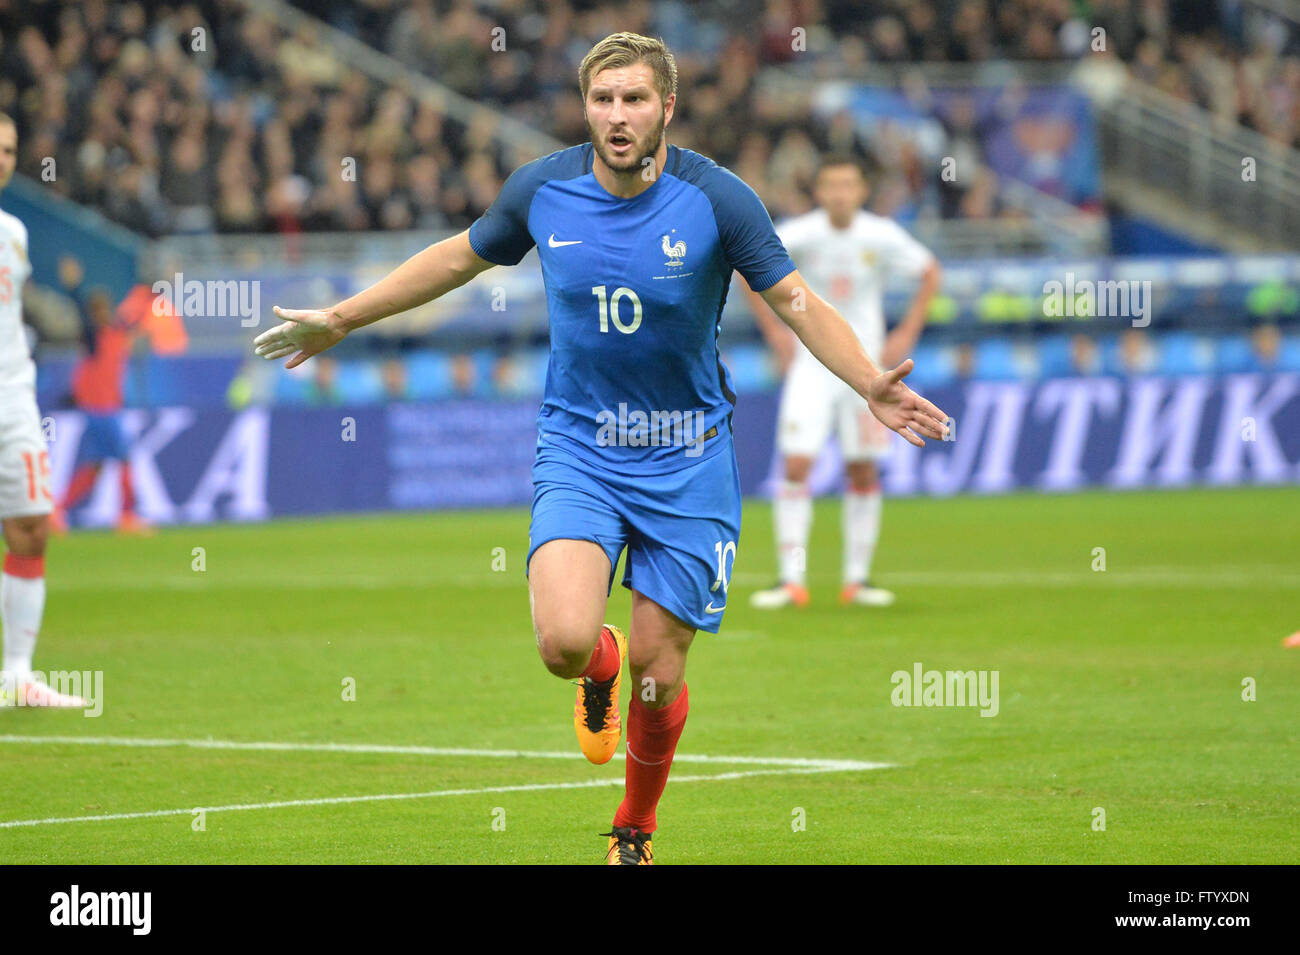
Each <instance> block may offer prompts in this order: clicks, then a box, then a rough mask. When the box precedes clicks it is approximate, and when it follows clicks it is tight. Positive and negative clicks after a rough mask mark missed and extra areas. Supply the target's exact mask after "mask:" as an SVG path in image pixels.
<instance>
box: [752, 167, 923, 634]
mask: <svg viewBox="0 0 1300 955" xmlns="http://www.w3.org/2000/svg"><path fill="white" fill-rule="evenodd" d="M868 191H869V187H868V184H867V179H866V176H865V175H864V174H863V172H862V168H861V167H860V166H859V165H858V163H857V162H856V161H855V160H853V159H852V158H850V157H847V156H828V157H826V158H825V159H824V160H823V161H822V163H821V166H820V168H819V169H818V172H817V178H816V181H815V187H814V198H815V199H816V202H817V206H818V208H816V209H814V210H813V211H812V212H809V213H807V214H806V215H802V216H798V217H796V218H794V219H789V220H787V221H785V222H783V223H781V224H779V225H778V226H777V227H776V232H777V235H778V236H780V238H781V241H782V242H783V243H784V244H785V247H786V249H787V250H788V251H789V252H790V255H791V257H792V258H793V259H794V261H795V264H796V265H798V266H799V270H800V272H801V273H803V274H804V275H806V276H807V277H808V284H809V285H811V286H812V287H813V288H815V289H817V291H818V292H820V293H821V294H822V295H825V296H826V299H827V301H829V302H830V303H831V304H832V305H833V306H835V308H836V309H837V310H838V311H839V312H840V313H841V314H843V315H844V316H845V317H846V318H847V319H848V321H849V324H850V325H852V326H853V330H854V332H856V333H857V336H858V340H859V341H860V342H861V343H862V347H863V349H864V350H865V351H866V353H867V355H868V356H869V357H870V358H871V360H872V361H873V362H880V363H881V365H882V366H883V367H885V368H888V367H890V366H891V365H892V364H894V363H895V362H897V361H902V360H903V359H904V358H906V357H907V356H908V353H909V352H911V350H912V349H913V348H914V347H915V345H916V341H917V338H918V337H919V336H920V334H921V330H922V329H923V328H924V327H925V317H926V312H927V310H928V308H929V305H930V300H931V299H932V298H933V297H934V294H935V292H936V291H937V290H938V288H939V281H940V276H941V270H940V268H939V263H938V261H937V260H936V259H935V257H934V256H933V255H931V254H930V252H929V251H928V250H927V249H926V248H925V247H924V246H923V245H921V244H920V243H919V242H917V241H916V240H915V239H913V238H912V237H911V236H910V235H908V233H907V232H906V230H904V229H903V227H902V226H900V225H899V224H898V223H896V222H893V221H892V220H890V219H885V218H882V217H880V216H876V215H872V214H871V213H869V212H867V211H865V210H864V209H863V208H862V204H863V203H864V202H866V200H867V195H868ZM891 275H899V276H903V277H905V278H909V279H919V286H918V288H917V291H916V294H915V295H914V297H913V298H912V301H911V304H910V305H909V306H908V309H907V312H906V313H905V314H904V316H903V319H902V321H900V322H899V324H898V326H897V327H896V328H895V329H894V331H893V332H891V333H890V335H889V337H888V338H886V337H885V315H884V308H883V305H882V299H883V297H884V286H885V282H886V280H887V279H888V277H889V276H891ZM749 297H750V304H751V306H752V308H753V310H754V315H755V316H756V318H757V319H758V322H759V328H760V329H761V330H762V331H763V334H764V337H765V338H767V340H768V342H769V344H771V346H772V348H773V350H774V352H775V353H776V355H777V359H778V361H779V362H780V363H781V365H782V368H783V370H787V369H788V370H787V373H786V380H785V387H784V389H783V390H782V393H781V408H780V411H779V413H778V418H777V449H778V451H779V452H780V454H781V456H782V466H783V468H784V478H785V480H784V481H783V482H782V484H781V485H780V487H779V488H778V490H777V495H776V507H775V511H776V513H775V521H774V524H775V527H776V545H777V561H778V564H779V567H780V574H781V579H780V582H779V583H778V584H777V585H776V586H775V587H772V588H771V589H768V590H760V591H758V592H757V593H755V594H751V595H750V603H751V604H752V605H753V606H755V607H760V608H766V609H770V608H775V607H785V606H789V605H796V606H803V605H806V604H807V603H808V600H809V596H808V588H807V585H806V580H807V577H806V571H807V567H806V555H807V549H808V536H809V534H810V532H811V530H812V497H811V495H810V494H809V490H808V476H809V474H810V473H811V471H812V467H813V463H814V461H815V460H816V459H817V456H818V455H819V454H820V453H821V451H822V448H823V447H824V446H825V445H826V441H827V438H829V437H830V435H831V432H832V431H833V432H834V433H835V435H836V437H837V439H838V440H839V445H840V452H841V455H842V457H843V459H844V471H845V475H844V477H845V491H844V509H843V521H842V526H843V533H844V587H843V589H842V590H841V591H840V600H841V601H842V602H843V603H846V604H862V605H866V606H871V607H887V606H889V605H890V604H892V603H893V602H894V595H893V594H892V593H891V592H890V591H888V590H885V589H884V588H881V587H876V586H873V585H872V583H871V560H872V557H873V556H874V554H875V551H876V541H877V540H878V539H879V536H880V510H881V507H880V505H881V495H880V475H879V472H878V470H877V464H876V462H877V461H879V460H880V459H881V458H883V457H884V456H885V455H886V454H887V453H888V451H889V442H890V433H889V430H888V429H887V428H886V427H885V426H884V425H883V424H881V422H880V420H879V419H878V418H877V416H876V415H874V414H872V409H871V407H870V406H869V405H868V403H867V401H866V400H864V399H863V397H862V396H861V395H860V394H859V393H858V392H857V391H855V390H854V389H853V388H852V387H851V386H850V385H849V384H847V383H846V382H844V381H842V380H840V379H839V378H837V377H836V376H835V375H834V374H832V373H831V372H830V371H829V370H827V368H826V367H825V366H824V365H823V364H822V363H821V362H820V361H818V360H817V358H816V357H815V356H814V355H813V353H812V352H810V351H809V350H808V349H807V348H805V347H804V346H803V345H802V344H800V343H799V342H798V341H797V340H796V339H795V336H793V335H792V334H791V333H790V330H789V329H788V328H786V327H785V326H783V325H782V324H781V323H780V322H778V321H776V319H775V318H774V317H773V315H772V310H771V309H770V308H769V307H768V303H767V301H766V300H765V297H764V296H761V295H758V294H757V293H755V292H752V291H751V292H750V296H749Z"/></svg>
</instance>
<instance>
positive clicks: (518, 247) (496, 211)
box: [469, 160, 543, 265]
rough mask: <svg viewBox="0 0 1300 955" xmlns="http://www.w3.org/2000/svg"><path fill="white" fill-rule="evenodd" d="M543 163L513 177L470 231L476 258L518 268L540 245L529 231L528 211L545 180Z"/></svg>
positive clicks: (527, 167)
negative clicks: (539, 166) (537, 245)
mask: <svg viewBox="0 0 1300 955" xmlns="http://www.w3.org/2000/svg"><path fill="white" fill-rule="evenodd" d="M539 162H540V160H534V161H533V162H530V163H526V164H525V165H523V166H520V167H519V168H518V169H516V170H515V171H514V172H512V173H511V174H510V178H509V179H507V180H506V182H505V185H504V186H502V187H501V192H500V193H499V194H498V195H497V197H496V201H494V202H493V203H492V205H491V206H489V207H488V210H487V211H486V212H484V213H483V214H482V215H481V216H479V217H478V219H476V220H475V221H474V224H473V225H471V226H470V227H469V244H470V248H472V249H473V250H474V252H475V254H476V255H478V256H479V257H480V258H483V259H486V260H487V261H489V262H492V263H494V264H496V265H517V264H518V263H519V260H520V259H522V258H523V257H524V256H525V255H527V254H528V250H529V249H531V248H532V247H533V246H534V245H536V244H537V243H536V242H534V241H533V236H532V233H530V232H529V231H528V210H529V207H530V206H532V204H533V196H534V195H536V194H537V190H538V189H539V188H541V185H542V182H543V179H542V176H541V175H540V173H539V170H538V163H539Z"/></svg>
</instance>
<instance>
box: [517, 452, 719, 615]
mask: <svg viewBox="0 0 1300 955" xmlns="http://www.w3.org/2000/svg"><path fill="white" fill-rule="evenodd" d="M718 440H725V441H726V442H727V447H725V448H723V449H722V450H720V451H718V452H717V453H715V454H711V455H709V456H708V457H707V458H704V459H702V460H701V461H699V462H697V463H694V464H689V465H687V466H686V467H684V468H681V469H680V470H677V471H671V472H669V473H667V474H650V475H627V474H617V473H614V472H612V471H610V470H608V469H607V468H604V467H601V466H599V465H596V464H593V463H591V462H589V461H586V460H584V459H582V458H579V457H578V456H576V455H575V454H573V453H571V452H569V451H566V450H564V449H562V448H559V447H556V446H554V445H543V446H541V447H539V448H538V450H537V459H536V461H535V462H534V464H533V519H532V524H531V526H530V527H529V529H528V560H529V561H531V560H532V559H533V552H534V551H535V550H537V548H538V547H540V546H542V545H543V544H545V543H546V542H547V541H552V540H557V539H567V540H589V541H594V542H595V543H597V544H599V545H600V546H601V547H602V548H603V549H604V551H605V555H606V556H607V557H608V558H609V586H608V587H607V589H606V593H608V592H609V589H610V588H612V587H613V585H614V568H615V567H617V566H618V558H619V555H620V554H621V553H622V552H623V548H624V547H626V548H627V566H626V567H625V568H624V570H623V586H624V587H627V588H628V589H629V590H635V591H636V592H637V593H640V594H643V595H644V596H646V597H649V598H650V599H651V600H653V601H654V602H655V603H657V604H659V606H661V607H663V608H664V609H665V610H667V611H669V612H670V613H672V614H673V615H674V616H676V617H677V618H678V619H680V620H682V621H683V622H684V623H686V624H688V625H689V626H692V627H695V628H696V629H698V630H707V631H708V632H710V633H717V632H718V627H719V626H720V625H721V624H722V612H723V611H724V610H725V609H726V606H727V585H728V584H729V583H730V581H731V569H732V566H733V565H734V564H735V561H736V543H737V541H739V539H740V472H739V471H738V469H737V467H736V451H735V448H734V447H732V446H731V434H730V432H729V431H727V432H724V433H723V434H721V435H719V437H718Z"/></svg>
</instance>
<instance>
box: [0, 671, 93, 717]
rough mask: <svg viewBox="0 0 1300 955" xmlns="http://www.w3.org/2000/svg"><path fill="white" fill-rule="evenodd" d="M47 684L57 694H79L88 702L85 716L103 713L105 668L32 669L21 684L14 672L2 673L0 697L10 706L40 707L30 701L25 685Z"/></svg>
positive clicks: (0, 677)
mask: <svg viewBox="0 0 1300 955" xmlns="http://www.w3.org/2000/svg"><path fill="white" fill-rule="evenodd" d="M28 683H34V684H44V685H45V686H47V687H49V688H50V689H51V690H54V691H55V692H56V693H62V694H64V695H66V696H79V697H81V698H82V699H83V700H85V701H86V706H85V708H84V709H83V710H82V714H81V715H82V716H85V717H95V716H100V715H102V714H103V712H104V671H103V670H50V671H49V672H48V673H41V672H40V671H33V672H32V673H31V674H30V675H28V676H27V677H26V678H24V679H23V681H22V683H19V681H18V678H17V676H16V675H15V674H12V673H5V674H3V675H0V699H3V700H4V702H5V705H8V706H31V707H37V706H42V705H43V704H41V703H37V702H29V700H28V697H27V692H28V691H26V690H25V689H24V688H23V687H24V685H25V684H28Z"/></svg>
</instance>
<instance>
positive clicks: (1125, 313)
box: [1043, 272, 1151, 328]
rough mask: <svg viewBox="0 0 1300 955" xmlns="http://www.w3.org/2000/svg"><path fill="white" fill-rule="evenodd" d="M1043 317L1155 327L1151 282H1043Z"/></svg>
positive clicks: (1067, 276)
mask: <svg viewBox="0 0 1300 955" xmlns="http://www.w3.org/2000/svg"><path fill="white" fill-rule="evenodd" d="M1043 315H1044V316H1045V317H1047V318H1128V319H1131V320H1132V323H1133V327H1134V328H1146V327H1147V326H1148V325H1150V324H1151V282H1150V281H1149V280H1147V279H1142V280H1140V281H1138V280H1134V279H1112V280H1108V281H1105V282H1097V281H1094V280H1093V279H1076V278H1075V275H1074V273H1073V272H1066V273H1065V281H1064V282H1058V281H1056V280H1055V279H1053V280H1051V281H1050V282H1044V283H1043Z"/></svg>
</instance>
